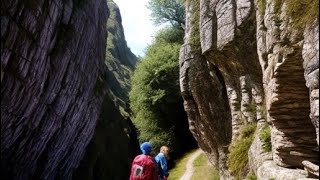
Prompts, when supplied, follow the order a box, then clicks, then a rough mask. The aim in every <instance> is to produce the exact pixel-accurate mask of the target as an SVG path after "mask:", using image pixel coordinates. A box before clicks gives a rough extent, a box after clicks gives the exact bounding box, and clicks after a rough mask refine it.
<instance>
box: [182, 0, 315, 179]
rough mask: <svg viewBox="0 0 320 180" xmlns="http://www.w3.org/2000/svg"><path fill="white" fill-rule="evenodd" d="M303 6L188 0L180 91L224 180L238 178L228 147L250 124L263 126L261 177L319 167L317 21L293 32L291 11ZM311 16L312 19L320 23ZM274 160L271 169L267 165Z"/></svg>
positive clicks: (256, 161) (255, 152) (257, 158)
mask: <svg viewBox="0 0 320 180" xmlns="http://www.w3.org/2000/svg"><path fill="white" fill-rule="evenodd" d="M294 3H295V4H294ZM298 3H300V5H299V4H298ZM303 6H306V4H303V3H301V1H290V2H289V1H276V0H267V1H264V0H258V1H253V0H236V1H235V0H222V1H217V0H197V1H186V13H187V14H186V15H187V19H186V29H185V44H184V45H183V46H182V48H181V51H180V83H181V84H180V86H181V92H182V95H183V97H184V101H185V102H184V105H185V110H186V111H187V113H188V116H189V126H190V129H191V130H192V132H193V135H194V136H195V138H196V139H197V140H198V141H199V145H200V147H201V148H202V149H203V150H204V151H205V152H206V154H207V155H208V158H209V160H211V162H212V163H213V164H214V165H216V166H217V167H219V170H220V176H221V178H222V179H230V178H231V176H233V175H231V174H230V173H229V171H228V166H227V163H226V159H227V157H228V153H229V152H228V146H229V145H230V144H232V143H234V142H235V141H236V139H237V138H239V136H238V134H239V130H240V129H241V128H242V126H243V125H244V124H247V123H257V124H258V131H257V132H256V133H255V134H256V136H257V137H256V138H255V140H254V148H255V149H254V148H253V149H252V150H251V151H250V156H251V157H250V158H251V159H250V167H251V168H252V169H253V170H254V171H255V172H256V173H258V174H257V175H258V178H259V179H260V178H275V179H281V178H282V179H283V178H285V179H290V178H293V177H306V176H307V175H306V174H304V173H303V171H302V170H301V172H300V171H298V170H297V171H294V170H288V169H287V170H285V168H283V169H281V168H280V167H293V168H303V167H304V166H305V164H306V163H305V162H312V163H315V164H318V151H319V150H318V149H319V147H318V144H317V141H316V135H318V125H319V115H318V114H317V113H316V111H318V110H319V104H318V102H317V100H318V98H319V95H318V94H319V84H318V83H317V82H316V81H315V79H318V77H319V51H318V50H319V49H318V47H319V46H318V45H317V44H316V43H318V40H319V37H318V34H317V32H318V21H317V20H315V21H314V22H311V23H309V24H308V26H307V28H305V27H304V26H303V27H302V28H300V29H299V28H295V27H294V25H293V22H294V17H293V15H292V14H291V15H290V13H289V12H290V11H292V10H291V9H290V8H292V7H299V8H301V7H303ZM313 6H315V7H318V4H316V3H312V7H313ZM307 7H308V6H307ZM309 8H310V7H308V9H309ZM302 9H303V8H302ZM311 9H312V8H311ZM256 11H257V12H256ZM296 11H297V10H295V11H294V12H295V13H296ZM308 13H309V12H308ZM308 13H306V14H308ZM293 14H294V13H293ZM310 14H313V16H311V17H309V19H310V18H313V19H317V18H318V15H317V13H313V12H312V13H310ZM265 112H266V113H265ZM310 112H311V114H310V118H309V113H310ZM266 123H268V124H269V125H270V128H271V139H272V153H271V154H270V153H264V152H263V151H262V144H261V142H260V140H259V137H258V135H259V134H260V131H262V129H263V128H262V127H263V126H264V124H266ZM270 157H271V159H272V161H271V164H268V167H265V166H264V165H262V164H263V162H264V161H266V160H267V159H270ZM303 162H304V163H303ZM268 163H269V161H268ZM260 166H263V168H260V169H259V167H260ZM282 170H284V171H283V172H285V173H281V171H282ZM268 172H269V173H268ZM288 172H290V173H288ZM245 174H246V172H244V174H243V175H245ZM286 175H287V176H286ZM242 178H244V177H242Z"/></svg>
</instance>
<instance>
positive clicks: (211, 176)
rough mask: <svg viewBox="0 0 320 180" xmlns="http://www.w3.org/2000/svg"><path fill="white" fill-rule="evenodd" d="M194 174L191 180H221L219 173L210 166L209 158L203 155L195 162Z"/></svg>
mask: <svg viewBox="0 0 320 180" xmlns="http://www.w3.org/2000/svg"><path fill="white" fill-rule="evenodd" d="M193 167H194V172H193V176H192V177H191V180H219V179H220V177H219V172H218V171H217V170H216V169H215V168H214V167H213V166H211V165H209V164H208V159H207V156H206V155H205V154H204V153H202V154H201V155H200V156H199V157H197V158H196V159H195V160H194V162H193Z"/></svg>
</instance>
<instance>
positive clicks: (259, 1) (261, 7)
mask: <svg viewBox="0 0 320 180" xmlns="http://www.w3.org/2000/svg"><path fill="white" fill-rule="evenodd" d="M257 5H258V8H259V10H260V15H262V16H264V13H265V12H266V0H257Z"/></svg>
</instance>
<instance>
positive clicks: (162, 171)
mask: <svg viewBox="0 0 320 180" xmlns="http://www.w3.org/2000/svg"><path fill="white" fill-rule="evenodd" d="M168 159H169V148H168V147H167V146H162V147H161V148H160V152H159V154H158V155H157V156H156V157H155V160H156V162H157V165H158V176H159V180H166V179H167V178H168V176H169V172H168V163H167V160H168Z"/></svg>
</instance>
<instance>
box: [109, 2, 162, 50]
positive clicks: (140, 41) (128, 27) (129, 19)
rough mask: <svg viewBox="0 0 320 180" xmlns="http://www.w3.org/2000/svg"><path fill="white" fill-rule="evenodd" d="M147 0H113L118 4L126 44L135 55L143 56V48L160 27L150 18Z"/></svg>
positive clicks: (149, 42)
mask: <svg viewBox="0 0 320 180" xmlns="http://www.w3.org/2000/svg"><path fill="white" fill-rule="evenodd" d="M148 1H149V0H114V2H115V3H116V4H117V5H118V6H119V9H120V13H121V17H122V25H123V28H124V34H125V38H126V40H127V43H128V46H129V48H130V49H131V51H132V52H133V53H134V54H135V55H137V56H138V55H139V56H144V54H145V48H146V47H147V45H148V44H151V41H152V36H154V35H155V32H156V31H157V30H158V29H159V28H160V27H158V28H157V27H155V26H154V25H153V22H152V21H151V20H150V19H151V17H150V14H151V12H150V10H149V9H148V8H147V7H146V5H147V4H148Z"/></svg>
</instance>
